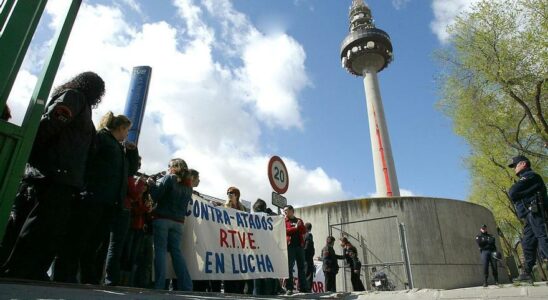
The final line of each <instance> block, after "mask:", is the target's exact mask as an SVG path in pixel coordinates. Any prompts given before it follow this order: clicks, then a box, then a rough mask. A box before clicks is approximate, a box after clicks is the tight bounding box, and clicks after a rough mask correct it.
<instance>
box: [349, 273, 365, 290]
mask: <svg viewBox="0 0 548 300" xmlns="http://www.w3.org/2000/svg"><path fill="white" fill-rule="evenodd" d="M350 281H351V282H352V290H353V291H354V292H361V291H365V287H364V286H363V282H362V280H361V279H360V273H354V271H352V274H351V275H350Z"/></svg>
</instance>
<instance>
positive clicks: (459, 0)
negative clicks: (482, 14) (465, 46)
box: [430, 0, 479, 43]
mask: <svg viewBox="0 0 548 300" xmlns="http://www.w3.org/2000/svg"><path fill="white" fill-rule="evenodd" d="M477 2H479V0H433V1H432V10H433V11H434V20H433V21H432V22H431V23H430V29H432V31H433V32H434V34H435V35H436V36H437V37H438V40H439V41H440V42H442V43H446V42H447V41H448V40H449V33H447V26H450V25H452V24H453V23H454V22H455V18H456V17H457V16H458V15H459V14H461V13H462V12H465V11H467V10H468V9H470V8H471V7H472V6H473V5H474V4H475V3H477Z"/></svg>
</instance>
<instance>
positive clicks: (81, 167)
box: [0, 72, 363, 295]
mask: <svg viewBox="0 0 548 300" xmlns="http://www.w3.org/2000/svg"><path fill="white" fill-rule="evenodd" d="M104 93H105V83H104V81H103V80H102V79H101V77H100V76H98V75H97V74H95V73H93V72H84V73H81V74H78V75H77V76H75V77H74V78H72V79H71V80H69V81H68V82H66V83H64V84H62V85H60V86H58V87H57V88H55V89H54V91H53V93H52V98H51V100H50V101H49V102H48V104H47V105H46V107H45V111H44V113H43V115H42V118H41V120H40V123H39V127H38V131H37V135H36V137H35V140H34V144H33V147H32V150H31V155H30V158H29V161H28V163H27V165H26V168H25V172H24V176H23V178H22V180H21V184H20V186H19V189H18V191H17V195H16V198H15V200H14V203H13V207H12V210H11V213H10V217H9V220H8V224H7V227H6V231H5V234H4V238H3V240H2V241H1V244H0V276H2V277H10V278H22V279H30V280H48V281H49V280H53V281H56V282H67V283H82V284H95V285H108V286H119V285H123V286H134V287H142V288H155V289H167V288H169V287H172V288H173V289H176V290H182V291H209V292H221V286H222V287H223V289H224V292H225V293H238V294H255V295H276V294H279V293H280V292H285V293H287V294H292V293H293V292H294V290H295V288H296V287H295V286H294V278H293V267H294V265H295V264H296V266H297V277H298V290H299V292H303V293H309V292H311V288H312V282H313V277H314V273H315V267H314V261H313V260H314V254H315V249H314V240H313V236H312V232H311V230H312V224H310V223H304V222H303V220H301V219H300V218H298V217H297V216H295V210H294V208H293V207H292V206H291V205H288V206H286V207H285V208H284V215H285V227H286V241H287V254H288V267H289V274H288V279H287V280H285V284H284V282H283V281H280V280H279V279H277V278H266V279H255V280H225V281H222V282H221V281H220V280H199V281H197V280H195V281H193V280H192V278H191V276H190V274H189V271H188V268H187V264H186V262H185V258H184V256H183V253H182V249H181V241H182V237H183V228H184V221H185V214H186V212H187V206H188V204H189V203H191V201H192V197H193V195H199V194H198V192H196V191H194V190H193V189H194V188H196V187H197V186H198V185H199V182H200V179H199V173H198V171H196V170H193V169H189V168H188V165H187V163H186V162H185V161H184V160H183V159H180V158H175V159H171V160H170V161H169V164H168V172H167V174H159V175H158V177H156V176H145V175H142V174H140V173H138V170H139V168H140V166H141V157H140V156H139V151H138V149H137V146H136V145H135V144H133V143H131V142H128V141H126V139H127V136H128V132H129V129H130V127H131V121H130V120H129V119H128V118H127V117H126V116H124V115H115V114H113V113H112V112H108V113H107V114H106V115H105V116H103V118H102V119H101V121H100V122H99V125H98V126H97V129H96V127H95V126H94V124H93V121H92V109H94V108H96V107H97V106H98V104H99V103H100V102H101V99H102V97H103V95H104ZM3 113H4V115H3V116H2V119H3V120H8V119H9V118H10V111H9V108H8V107H7V106H6V107H5V109H4V111H3ZM240 196H241V194H240V190H239V189H238V188H236V187H229V188H228V189H227V201H226V203H224V207H226V208H231V209H236V210H239V211H245V212H249V209H248V208H247V207H246V206H244V205H243V204H242V202H241V201H240ZM219 205H223V204H221V203H219ZM253 211H254V213H257V214H264V215H276V214H275V213H274V212H272V211H271V210H270V209H269V208H268V207H267V204H266V202H265V201H264V200H261V199H258V200H257V201H256V202H255V203H254V205H253ZM333 241H334V238H333V237H328V243H327V246H326V247H325V248H324V249H323V250H322V254H321V255H322V257H321V259H322V260H323V263H324V269H323V271H324V273H325V274H326V280H327V281H328V282H329V283H328V290H329V291H335V283H334V276H335V274H336V269H338V263H337V259H339V258H340V259H346V260H347V262H348V263H349V264H350V265H352V266H354V265H356V251H355V248H354V247H353V246H351V244H350V243H349V242H348V240H346V238H344V240H341V242H342V243H343V244H341V246H342V247H343V248H344V254H343V256H338V255H336V254H335V253H334V251H333V248H332V244H333ZM168 253H169V255H170V256H171V261H172V264H173V270H174V272H175V274H176V276H177V279H176V280H175V279H174V280H171V281H170V280H169V279H166V270H167V266H166V259H165V258H166V255H167V254H168ZM358 263H359V261H358ZM153 266H154V278H152V273H153V272H152V269H153ZM359 269H360V267H359V266H358V267H357V270H358V271H357V272H358V277H357V278H358V281H359ZM353 270H355V269H354V267H353ZM353 275H354V274H353ZM354 277H355V276H353V277H352V278H353V281H352V283H353V285H354ZM360 283H361V282H360ZM284 285H285V286H284ZM282 286H284V287H285V290H284V289H283V288H282ZM354 288H355V289H356V286H354ZM361 288H362V290H363V285H361Z"/></svg>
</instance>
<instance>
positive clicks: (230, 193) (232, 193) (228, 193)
mask: <svg viewBox="0 0 548 300" xmlns="http://www.w3.org/2000/svg"><path fill="white" fill-rule="evenodd" d="M226 194H227V195H236V193H234V192H227V193H226Z"/></svg>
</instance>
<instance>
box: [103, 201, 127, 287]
mask: <svg viewBox="0 0 548 300" xmlns="http://www.w3.org/2000/svg"><path fill="white" fill-rule="evenodd" d="M129 219H130V212H129V209H120V210H116V212H115V213H114V218H113V219H112V223H111V225H110V226H111V228H110V242H109V246H108V254H107V274H106V278H105V284H106V285H111V286H114V285H118V284H119V283H120V265H121V260H122V252H123V251H124V243H125V239H126V236H127V233H128V230H129V221H130V220H129Z"/></svg>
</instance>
